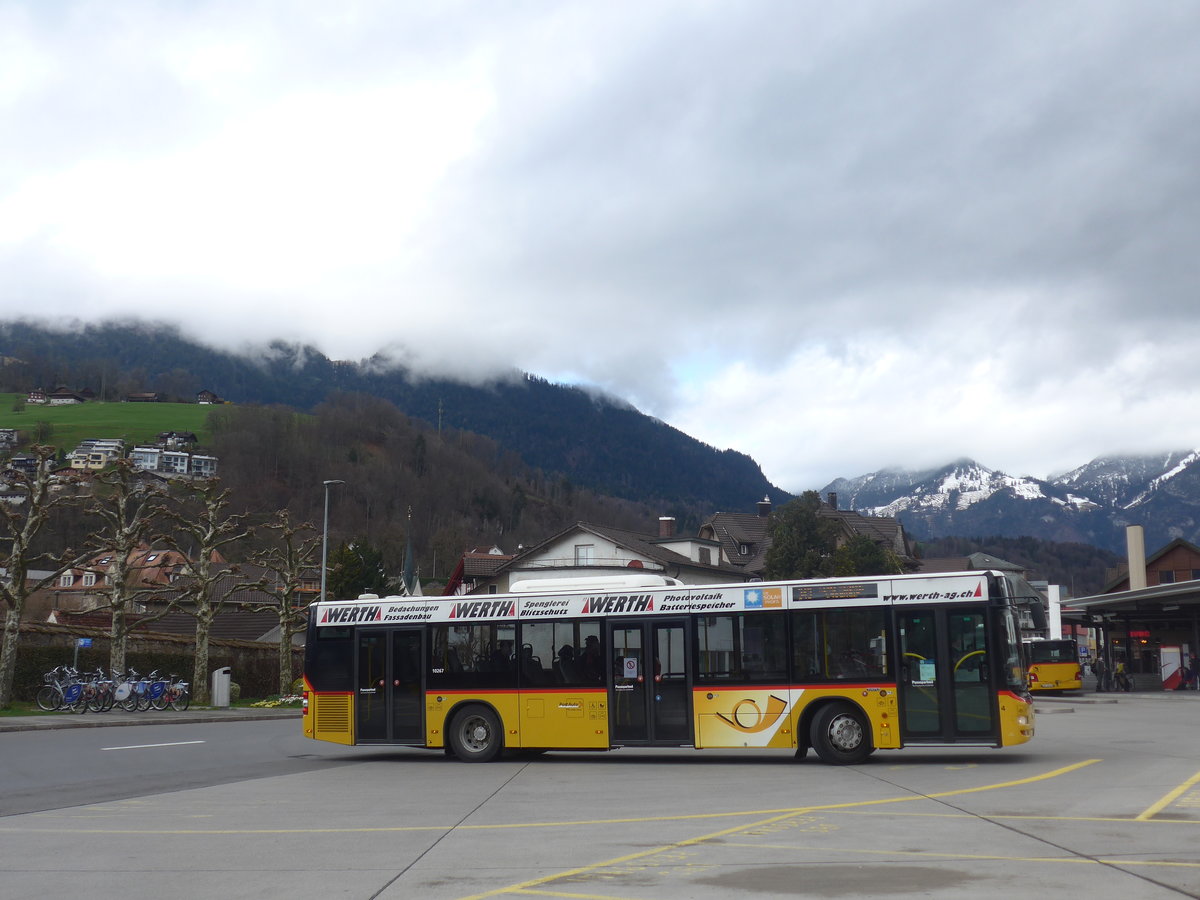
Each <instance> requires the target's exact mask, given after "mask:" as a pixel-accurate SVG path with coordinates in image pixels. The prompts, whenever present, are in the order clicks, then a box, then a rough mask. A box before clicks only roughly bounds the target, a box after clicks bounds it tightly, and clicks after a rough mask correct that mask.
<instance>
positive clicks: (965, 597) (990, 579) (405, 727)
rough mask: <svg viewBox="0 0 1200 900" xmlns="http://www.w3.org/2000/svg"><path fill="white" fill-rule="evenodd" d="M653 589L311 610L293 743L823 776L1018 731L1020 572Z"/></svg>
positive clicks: (368, 602)
mask: <svg viewBox="0 0 1200 900" xmlns="http://www.w3.org/2000/svg"><path fill="white" fill-rule="evenodd" d="M665 581H669V579H664V578H662V577H660V576H654V575H651V574H650V573H645V574H643V575H640V576H629V577H628V578H626V579H624V580H623V581H622V583H621V584H620V586H617V587H607V588H604V589H599V588H592V589H588V588H586V587H575V588H572V587H571V585H570V583H569V582H568V581H567V580H566V579H563V580H561V581H558V582H557V583H556V585H555V586H554V587H553V589H551V590H529V588H530V587H533V588H537V587H538V582H526V583H525V584H524V585H523V586H522V587H523V588H524V589H523V590H521V591H520V592H514V593H510V594H490V595H478V596H474V595H466V596H457V597H436V598H435V597H416V598H403V597H387V598H382V599H380V598H377V597H374V596H364V597H361V598H359V599H357V600H352V601H344V602H337V601H331V602H323V603H316V604H313V606H312V608H311V610H310V616H309V622H308V634H307V644H306V647H305V673H304V679H305V690H304V718H303V721H304V734H305V735H306V736H308V737H311V738H314V739H316V740H321V741H332V742H334V743H339V744H373V745H379V744H392V745H401V746H408V747H423V748H429V749H441V750H444V751H445V752H446V753H447V754H452V755H454V756H456V757H458V758H459V759H460V760H464V761H467V762H484V761H487V760H492V759H495V758H496V757H497V756H499V755H500V754H501V753H503V752H505V751H544V750H612V749H616V748H619V747H691V748H696V749H709V748H739V749H741V748H750V747H763V748H776V749H788V750H794V751H795V753H796V755H797V756H798V757H803V756H804V755H805V754H806V753H807V751H808V749H809V748H810V747H811V748H812V749H813V750H815V751H816V754H817V756H819V757H820V758H821V759H822V760H824V761H825V762H827V763H833V764H847V763H858V762H862V761H863V760H865V759H866V758H867V757H868V756H869V755H870V754H871V753H872V752H873V751H875V750H877V749H878V750H894V749H899V748H901V747H906V746H945V745H956V746H975V747H1007V746H1011V745H1013V744H1021V743H1024V742H1026V741H1028V740H1029V739H1030V738H1032V737H1033V733H1034V721H1033V706H1032V700H1031V698H1030V696H1029V694H1028V693H1027V692H1026V682H1025V677H1026V673H1025V669H1024V665H1023V662H1022V655H1021V646H1020V640H1019V632H1018V628H1017V621H1018V619H1017V616H1016V606H1015V601H1016V598H1017V597H1019V596H1020V595H1021V592H1022V588H1021V586H1020V584H1019V583H1018V582H1020V579H1014V578H1012V577H1011V576H1007V575H1005V574H1003V573H1000V572H990V571H982V572H966V573H964V572H958V573H952V574H938V575H923V576H911V575H910V576H888V577H864V578H837V579H824V580H817V581H786V582H758V583H745V584H734V585H718V586H712V585H704V586H697V585H682V584H679V583H673V584H671V583H664V582H665ZM585 583H586V582H579V585H583V584H585ZM514 587H517V586H514ZM1028 590H1029V592H1030V593H1032V588H1029V589H1028Z"/></svg>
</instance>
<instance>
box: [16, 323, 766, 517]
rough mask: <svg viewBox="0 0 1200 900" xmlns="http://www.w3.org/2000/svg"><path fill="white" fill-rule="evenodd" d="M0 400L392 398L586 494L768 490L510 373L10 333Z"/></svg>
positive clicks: (599, 400)
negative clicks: (484, 374) (18, 394)
mask: <svg viewBox="0 0 1200 900" xmlns="http://www.w3.org/2000/svg"><path fill="white" fill-rule="evenodd" d="M0 357H3V359H4V365H3V366H0V391H22V390H29V389H30V388H31V387H46V388H53V387H54V386H55V385H58V384H63V385H67V386H69V387H72V388H74V389H82V388H85V387H86V388H90V389H91V390H92V391H94V392H96V393H97V395H103V396H105V397H107V398H108V399H119V398H120V397H122V396H124V395H125V394H126V393H129V392H131V391H144V390H153V391H160V392H163V393H165V394H167V395H169V396H172V397H176V398H180V399H191V398H194V397H195V395H196V393H197V392H198V391H200V390H202V389H208V390H212V391H215V392H216V393H217V394H218V395H220V396H221V397H223V398H224V399H226V400H230V401H233V402H235V403H257V404H282V405H286V406H288V407H292V408H294V409H298V410H301V411H308V410H311V409H313V408H314V407H315V406H317V405H318V404H319V403H321V402H322V401H323V400H325V399H326V398H327V397H328V396H329V395H330V394H331V393H332V392H335V391H343V392H350V393H362V394H368V395H371V396H375V397H379V398H382V399H385V400H388V401H390V402H392V403H393V404H395V405H396V407H397V408H398V409H399V410H400V411H401V412H402V413H404V414H405V415H407V416H411V417H413V418H417V419H421V420H423V421H424V422H426V423H429V424H430V425H431V426H432V427H434V428H435V430H436V428H437V427H438V426H440V427H442V428H443V429H446V428H451V429H458V430H460V431H465V432H471V433H474V434H478V435H483V436H486V437H490V438H492V439H493V440H495V441H496V442H497V443H498V444H499V445H500V446H501V447H503V448H505V449H506V450H508V451H509V452H511V453H514V454H516V455H518V456H519V457H520V458H521V459H522V460H523V461H524V462H525V464H527V465H528V466H530V467H532V468H536V469H541V470H542V471H544V472H547V473H560V474H562V475H564V476H565V477H567V478H569V479H570V481H571V482H573V483H574V484H576V485H579V486H584V487H589V488H592V489H593V490H595V491H597V492H600V493H604V494H610V495H613V496H617V497H623V498H626V499H629V500H633V501H635V502H647V503H653V504H659V505H661V504H666V503H680V504H684V505H685V506H689V507H696V508H706V509H708V510H710V511H712V510H730V511H733V510H742V509H745V510H751V509H753V504H754V503H755V502H756V501H758V500H760V499H761V498H762V497H763V496H764V495H767V494H769V495H770V496H771V498H772V499H773V500H775V501H776V502H785V501H786V500H788V499H790V495H789V494H788V493H786V492H785V491H782V490H780V489H779V488H777V487H775V486H773V485H772V484H770V482H768V481H767V479H766V478H765V477H764V476H763V473H762V471H761V469H760V468H759V466H758V464H757V463H755V462H754V460H752V459H751V458H750V457H748V456H746V455H745V454H742V453H738V452H735V451H732V450H718V449H717V448H714V447H711V446H708V445H707V444H704V443H702V442H700V441H697V440H695V439H694V438H691V437H689V436H688V435H686V434H684V433H683V432H681V431H679V430H678V429H675V428H672V427H671V426H669V425H666V424H665V423H663V422H660V421H658V420H656V419H653V418H651V417H649V416H646V415H644V414H642V413H640V412H638V411H637V410H636V409H634V408H632V407H630V406H628V405H627V404H624V403H622V402H621V401H618V400H615V399H613V398H607V397H599V396H596V395H594V394H591V393H588V392H586V391H584V390H581V389H579V388H574V387H568V386H563V385H557V384H552V383H550V382H548V381H546V380H544V379H541V378H537V377H534V376H529V375H523V374H521V373H516V372H514V373H512V375H511V377H509V378H507V379H500V380H496V381H493V382H491V383H489V384H487V385H484V386H478V385H470V384H464V383H460V382H455V381H451V380H447V379H420V378H415V377H413V375H412V373H410V372H409V371H408V370H407V369H405V368H404V367H403V366H400V365H398V364H394V363H392V362H390V361H388V360H386V359H383V358H375V359H371V360H364V361H362V362H361V363H349V362H334V361H331V360H329V359H327V358H326V357H324V356H323V355H322V354H320V353H319V352H317V351H316V350H314V349H313V348H311V347H300V346H293V345H287V344H283V343H280V342H275V343H272V344H270V345H266V346H264V347H262V348H260V349H259V350H258V351H257V352H256V353H255V354H254V355H253V356H251V355H240V354H235V353H231V352H226V351H219V350H213V349H210V348H206V347H202V346H200V345H199V344H196V343H194V342H192V341H189V340H188V339H187V338H186V337H185V336H183V335H181V334H180V333H179V332H178V331H177V330H176V329H174V328H170V327H166V326H149V325H146V324H142V323H128V322H124V323H107V324H99V325H79V326H78V327H77V328H76V329H73V330H72V331H70V332H59V331H51V330H48V329H46V328H43V327H40V326H36V325H32V324H29V323H27V322H8V323H0Z"/></svg>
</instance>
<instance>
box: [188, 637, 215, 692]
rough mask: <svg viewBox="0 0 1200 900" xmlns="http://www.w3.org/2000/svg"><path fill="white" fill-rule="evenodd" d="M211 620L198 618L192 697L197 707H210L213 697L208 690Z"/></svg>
mask: <svg viewBox="0 0 1200 900" xmlns="http://www.w3.org/2000/svg"><path fill="white" fill-rule="evenodd" d="M211 624H212V622H211V620H209V619H206V618H203V617H197V618H196V661H195V664H194V665H193V666H192V696H193V697H195V698H196V705H197V706H208V705H210V704H211V703H212V697H211V696H209V690H208V630H209V626H210V625H211Z"/></svg>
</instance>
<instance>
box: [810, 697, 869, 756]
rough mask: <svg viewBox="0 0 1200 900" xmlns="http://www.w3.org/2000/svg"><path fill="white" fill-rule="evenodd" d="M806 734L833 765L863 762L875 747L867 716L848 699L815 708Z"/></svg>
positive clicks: (820, 754)
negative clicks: (846, 701)
mask: <svg viewBox="0 0 1200 900" xmlns="http://www.w3.org/2000/svg"><path fill="white" fill-rule="evenodd" d="M809 736H810V738H811V741H812V746H813V749H814V750H816V752H817V756H819V757H820V758H821V761H822V762H825V763H829V764H830V765H833V766H849V765H854V764H855V763H860V762H863V761H864V760H865V759H866V758H867V757H868V756H870V755H871V753H872V752H874V750H875V748H874V746H872V744H871V731H870V725H869V724H868V723H867V720H866V718H865V717H864V716H863V714H862V713H861V712H860V711H859V710H858V709H856V708H855V707H853V706H851V705H850V704H848V703H831V704H829V705H828V706H826V707H824V708H822V709H821V710H820V711H818V712H817V715H816V717H815V718H814V719H813V722H812V729H811V731H810V734H809Z"/></svg>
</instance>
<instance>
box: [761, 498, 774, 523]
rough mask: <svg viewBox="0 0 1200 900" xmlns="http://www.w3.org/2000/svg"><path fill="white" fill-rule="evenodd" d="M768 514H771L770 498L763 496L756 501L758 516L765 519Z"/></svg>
mask: <svg viewBox="0 0 1200 900" xmlns="http://www.w3.org/2000/svg"><path fill="white" fill-rule="evenodd" d="M770 514H771V498H770V497H763V498H762V499H761V500H759V501H758V517H759V518H760V519H765V518H766V517H767V516H769V515H770Z"/></svg>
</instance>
